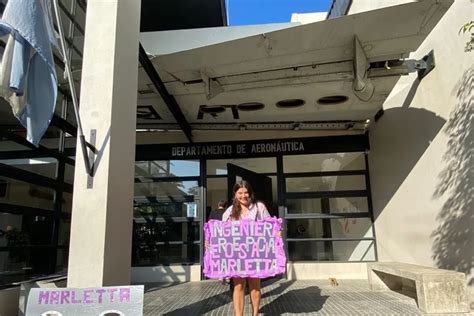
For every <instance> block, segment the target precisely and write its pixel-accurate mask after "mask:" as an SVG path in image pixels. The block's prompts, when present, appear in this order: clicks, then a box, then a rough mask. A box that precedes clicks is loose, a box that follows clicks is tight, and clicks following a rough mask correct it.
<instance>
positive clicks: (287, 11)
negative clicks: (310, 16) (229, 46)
mask: <svg viewBox="0 0 474 316" xmlns="http://www.w3.org/2000/svg"><path fill="white" fill-rule="evenodd" d="M226 3H227V14H228V19H229V25H249V24H266V23H282V22H290V20H291V14H292V13H309V12H327V11H328V10H329V8H330V6H331V3H332V0H226Z"/></svg>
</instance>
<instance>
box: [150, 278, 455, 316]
mask: <svg viewBox="0 0 474 316" xmlns="http://www.w3.org/2000/svg"><path fill="white" fill-rule="evenodd" d="M145 291H146V293H145V303H144V314H145V315H149V316H151V315H168V316H179V315H185V316H192V315H232V313H233V308H232V300H231V297H230V295H229V287H228V286H225V285H222V284H221V283H220V282H218V281H211V280H208V281H202V282H189V283H181V284H160V285H157V286H153V285H148V286H147V287H146V290H145ZM245 299H246V304H245V306H246V311H245V315H251V309H250V304H249V297H248V295H247V296H246V298H245ZM260 313H261V314H262V315H295V314H299V315H302V314H303V315H350V316H352V315H384V316H385V315H404V316H405V315H422V314H421V313H420V312H419V311H418V308H417V306H416V302H415V300H413V299H411V298H409V297H406V296H403V295H400V294H398V293H396V292H392V291H383V292H372V291H370V290H369V288H368V284H367V281H366V280H339V286H335V287H333V286H331V285H330V284H329V281H327V280H311V281H290V280H267V281H264V282H263V283H262V302H261V305H260ZM437 315H439V314H437ZM451 315H452V314H451ZM456 315H459V314H456Z"/></svg>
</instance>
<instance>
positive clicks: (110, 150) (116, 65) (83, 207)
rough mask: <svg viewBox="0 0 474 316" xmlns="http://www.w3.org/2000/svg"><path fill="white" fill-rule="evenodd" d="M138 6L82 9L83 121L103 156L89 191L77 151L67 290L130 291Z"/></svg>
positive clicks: (104, 0)
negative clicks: (117, 287) (122, 286)
mask: <svg viewBox="0 0 474 316" xmlns="http://www.w3.org/2000/svg"><path fill="white" fill-rule="evenodd" d="M140 4H141V1H139V0H89V1H87V17H86V36H85V42H84V60H83V69H82V84H81V99H80V100H81V104H80V115H81V119H82V124H83V128H84V134H85V136H86V139H90V133H91V130H94V129H95V130H96V132H97V136H96V147H97V149H98V150H99V151H100V152H99V154H98V157H97V158H96V173H95V176H94V178H93V186H92V188H88V186H87V182H88V176H87V174H86V171H85V167H84V161H83V157H82V153H81V149H80V144H79V143H77V154H76V169H75V179H74V197H73V210H72V224H71V241H70V250H69V267H68V286H69V287H95V286H107V285H120V284H129V283H130V266H131V247H132V216H133V204H132V203H133V189H134V186H133V182H134V181H133V180H134V163H135V124H136V102H137V75H138V35H139V22H140Z"/></svg>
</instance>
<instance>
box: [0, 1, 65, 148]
mask: <svg viewBox="0 0 474 316" xmlns="http://www.w3.org/2000/svg"><path fill="white" fill-rule="evenodd" d="M0 37H2V39H3V41H4V42H5V43H6V45H5V49H4V52H3V56H2V64H1V71H0V96H2V97H3V98H4V99H5V100H7V102H8V103H10V105H11V107H12V111H13V114H14V115H15V117H16V118H17V119H18V120H19V121H20V122H21V124H22V125H23V126H24V127H25V128H26V129H27V140H28V141H29V142H30V143H32V144H34V145H36V146H38V144H39V141H40V140H41V137H42V136H43V134H44V133H45V132H46V130H47V128H48V126H49V123H50V122H51V118H52V116H53V113H54V108H55V105H56V97H57V78H56V72H55V68H54V67H55V65H54V60H53V53H52V49H51V44H53V45H55V46H57V42H56V38H55V36H54V31H53V27H52V22H51V3H50V0H34V1H30V0H28V1H25V0H9V1H8V3H7V5H6V7H5V11H4V12H3V17H2V20H0Z"/></svg>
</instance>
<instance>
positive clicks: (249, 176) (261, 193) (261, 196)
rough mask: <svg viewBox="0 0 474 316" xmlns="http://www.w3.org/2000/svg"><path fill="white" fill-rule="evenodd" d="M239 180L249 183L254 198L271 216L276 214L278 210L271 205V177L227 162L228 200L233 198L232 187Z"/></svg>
mask: <svg viewBox="0 0 474 316" xmlns="http://www.w3.org/2000/svg"><path fill="white" fill-rule="evenodd" d="M241 180H245V181H247V182H249V183H250V185H251V186H252V188H253V191H254V194H255V199H256V200H257V201H261V202H263V203H264V204H265V206H266V207H267V209H268V212H269V213H270V215H271V216H278V214H277V213H278V212H277V210H276V208H275V207H274V205H273V193H272V179H271V178H270V177H267V176H265V175H262V174H259V173H256V172H253V171H250V170H248V169H244V168H242V167H239V166H236V165H233V164H231V163H228V164H227V198H228V200H229V201H232V199H233V196H232V195H233V192H232V189H233V187H234V184H235V183H236V182H237V181H241Z"/></svg>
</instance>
